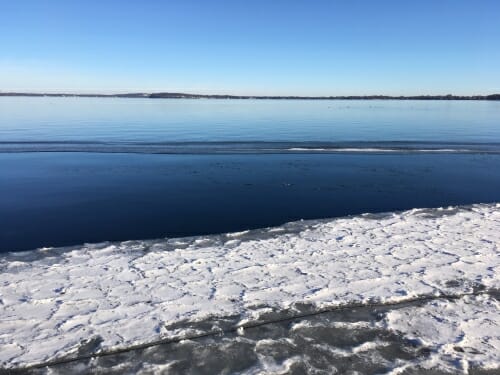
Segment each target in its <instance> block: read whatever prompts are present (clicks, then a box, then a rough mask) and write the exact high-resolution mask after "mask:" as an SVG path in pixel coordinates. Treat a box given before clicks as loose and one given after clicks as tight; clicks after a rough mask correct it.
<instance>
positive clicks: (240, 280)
mask: <svg viewBox="0 0 500 375" xmlns="http://www.w3.org/2000/svg"><path fill="white" fill-rule="evenodd" d="M297 228H298V229H297V230H295V231H286V230H283V231H280V230H277V228H271V229H269V230H264V231H260V232H258V233H259V235H255V234H253V233H252V231H250V232H248V233H244V232H243V233H239V234H238V235H234V234H233V235H231V234H227V235H222V236H217V237H199V238H195V239H189V240H186V239H170V240H166V239H163V240H153V241H151V240H150V241H127V242H121V243H105V244H88V245H82V246H78V247H72V248H67V249H64V250H65V251H63V252H62V251H61V252H51V251H50V250H47V249H45V250H44V249H42V250H38V252H37V257H35V258H33V254H34V253H24V254H17V255H16V254H10V255H8V256H4V257H3V258H2V259H1V260H0V267H1V273H0V363H1V365H2V366H3V367H16V366H25V365H29V364H34V363H40V362H43V361H47V360H50V359H54V358H57V357H61V356H64V355H68V354H69V353H73V352H75V351H77V350H79V348H81V347H82V345H83V344H85V343H89V342H90V343H92V342H96V343H98V344H96V346H97V348H96V350H107V349H110V348H117V347H127V346H130V345H133V344H138V343H145V342H150V341H153V340H157V339H159V338H165V337H182V335H184V334H185V333H186V331H183V330H182V329H175V328H172V327H173V326H172V325H173V324H175V323H178V322H182V321H184V322H185V321H201V320H204V319H206V318H208V317H214V316H215V317H223V316H229V315H231V316H234V315H241V319H242V321H252V320H255V319H258V317H259V314H260V312H263V311H266V308H268V307H269V306H272V307H275V308H291V307H293V305H294V304H296V303H301V304H303V303H308V304H314V305H316V306H317V307H318V308H324V307H330V306H341V305H347V304H351V303H366V304H368V303H373V302H378V303H387V302H398V301H405V300H411V299H413V298H415V297H420V296H437V295H462V294H464V293H470V292H473V291H476V290H481V289H482V290H490V289H498V288H500V277H499V270H500V268H499V267H500V256H499V255H500V254H499V244H500V204H490V205H475V206H472V207H463V208H458V209H457V208H446V209H435V210H419V209H415V210H411V211H406V212H403V213H393V214H389V215H384V216H372V215H361V216H357V217H349V218H341V219H335V220H330V221H321V222H317V223H304V224H303V225H302V224H300V223H298V224H297ZM45 253H46V255H45V256H44V255H43V254H45ZM485 298H486V297H485ZM443 303H444V302H443ZM464 303H466V302H464ZM481 303H483V302H481ZM481 303H479V304H474V303H472V302H471V303H470V304H469V305H470V306H469V305H467V306H468V307H467V306H466V307H464V308H463V309H462V310H461V311H460V312H458V313H456V314H451V315H450V314H449V316H448V318H447V319H449V322H450V323H449V324H450V325H453V324H458V326H460V329H459V330H458V331H453V329H454V328H453V327H452V328H450V329H451V331H450V329H448V328H444V327H445V325H440V324H441V322H437V323H436V322H432V319H429V320H428V321H429V322H431V323H430V324H435V331H432V332H430V331H429V332H428V331H426V327H427V326H426V325H425V324H423V323H422V322H424V321H423V320H418V319H417V320H415V321H412V320H411V319H407V318H404V315H401V314H404V313H403V312H401V311H399V312H395V313H394V314H391V315H389V316H388V320H387V327H388V328H389V329H393V330H396V331H401V332H403V334H408V332H409V335H410V336H411V335H414V336H415V337H419V339H420V340H424V341H425V343H427V344H429V345H430V346H433V347H436V348H437V349H436V350H437V351H438V353H448V351H447V350H448V349H446V348H448V346H446V345H452V344H450V342H454V343H456V342H457V339H456V338H457V337H459V338H460V337H466V340H467V341H468V342H469V341H470V342H472V343H474V344H473V346H474V348H475V349H476V350H477V347H478V345H479V346H480V345H482V344H481V343H482V340H483V338H484V335H485V334H486V333H489V334H490V336H488V337H491V339H488V341H487V343H486V344H484V343H483V344H484V345H489V346H488V348H490V349H491V348H494V349H497V352H499V350H498V349H500V348H499V346H498V345H499V341H498V337H499V336H500V334H499V332H498V331H499V325H500V322H499V320H500V317H499V314H498V306H497V305H495V304H494V303H493V302H491V301H490V302H488V303H487V304H486V305H485V306H486V307H484V306H483V305H482V304H481ZM476 305H477V306H479V307H477V309H479V310H481V309H482V310H481V311H486V312H487V316H488V318H487V319H486V320H484V319H483V320H479V321H477V322H473V321H472V322H471V323H470V324H471V325H470V326H467V325H466V323H463V324H462V323H460V322H464V321H467V322H468V320H467V319H469V318H470V319H472V318H473V315H475V314H479V313H478V312H477V311H476V310H477V309H476V308H475V307H474V306H476ZM429 306H430V307H429V308H426V307H422V309H424V310H423V311H422V312H421V313H419V316H421V317H423V316H426V314H431V315H432V314H434V315H439V314H440V312H439V311H437V310H436V309H440V308H445V307H446V306H445V305H443V306H444V307H443V306H441V307H440V305H429ZM464 306H465V305H464ZM481 306H483V307H484V308H483V307H481ZM433 309H434V310H436V311H434V310H433ZM495 309H496V310H495ZM495 312H496V313H495ZM398 314H400V315H398ZM485 314H486V313H485ZM429 316H430V315H429ZM425 321H427V320H425ZM486 321H487V322H488V324H489V325H488V327H486V328H485V326H484V324H486V323H484V322H486ZM481 322H482V323H481ZM483 323H484V324H483ZM404 324H408V326H407V327H405V326H404ZM467 324H469V323H467ZM474 327H481V329H476V328H474ZM429 329H434V328H429ZM440 329H443V330H444V331H443V332H445V334H442V333H436V332H438V331H439V330H440ZM412 332H416V333H415V334H413V333H412ZM439 332H440V331H439ZM460 332H465V333H464V335H461V334H460ZM439 340H442V341H445V343H439V342H438V341H439ZM453 345H455V344H453ZM466 348H467V345H465V346H464V351H463V353H462V352H459V353H460V354H457V355H458V357H457V358H459V361H460V363H461V364H460V366H461V367H462V368H465V367H467V366H469V365H470V363H472V364H474V363H479V364H481V366H486V367H491V366H494V365H495V363H496V366H498V358H494V357H493V358H491V356H490V357H488V356H486V357H484V358H483V357H478V356H477V355H476V354H474V353H472V354H471V353H470V352H469V351H467V350H466ZM455 352H456V351H453V353H455ZM457 353H458V352H457Z"/></svg>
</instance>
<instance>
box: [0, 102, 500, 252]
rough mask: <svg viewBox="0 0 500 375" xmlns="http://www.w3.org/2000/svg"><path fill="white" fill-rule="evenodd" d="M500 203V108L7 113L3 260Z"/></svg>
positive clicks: (2, 127)
mask: <svg viewBox="0 0 500 375" xmlns="http://www.w3.org/2000/svg"><path fill="white" fill-rule="evenodd" d="M42 151H43V152H42ZM494 201H500V102H492V101H483V102H480V101H474V102H469V101H378V100H372V101H305V100H304V101H303V100H300V101H298V100H280V101H278V100H207V99H203V100H181V99H174V100H168V99H109V98H19V97H16V98H15V97H2V98H0V223H1V224H0V251H15V250H26V249H33V248H37V247H42V246H63V245H75V244H81V243H84V242H98V241H106V240H127V239H143V238H158V237H165V236H168V237H178V236H188V235H198V234H209V233H220V232H227V231H239V230H244V229H251V228H259V227H265V226H272V225H279V224H282V223H284V222H288V221H292V220H300V219H316V218H328V217H335V216H344V215H351V214H358V213H363V212H383V211H393V210H402V209H409V208H413V207H436V206H447V205H458V204H470V203H480V202H483V203H486V202H494Z"/></svg>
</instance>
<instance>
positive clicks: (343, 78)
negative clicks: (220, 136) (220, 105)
mask: <svg viewBox="0 0 500 375" xmlns="http://www.w3.org/2000/svg"><path fill="white" fill-rule="evenodd" d="M0 91H3V92H6V91H34V92H82V93H91V92H96V93H113V92H158V91H170V92H189V93H205V94H208V93H214V94H221V93H227V94H246V95H371V94H387V95H415V94H449V93H452V94H456V95H470V94H491V93H500V1H498V0H469V1H462V0H439V1H437V0H419V1H402V0H397V1H389V0H378V1H371V0H366V1H361V0H338V1H335V0H330V1H321V0H316V1H315V0H303V1H293V0H288V1H282V0H272V1H271V0H266V1H261V0H253V1H248V0H247V1H243V0H232V1H227V0H226V1H218V0H210V1H207V0H198V1H193V0H182V1H181V0H176V1H162V0H141V1H139V0H128V1H126V0H99V1H98V0H79V1H78V0H1V1H0Z"/></svg>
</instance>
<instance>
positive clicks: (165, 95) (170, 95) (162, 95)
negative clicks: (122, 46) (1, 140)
mask: <svg viewBox="0 0 500 375" xmlns="http://www.w3.org/2000/svg"><path fill="white" fill-rule="evenodd" d="M0 96H34V97H81V98H149V99H276V100H279V99H292V100H301V99H302V100H304V99H306V100H346V99H349V100H376V99H378V100H500V94H491V95H469V96H463V95H451V94H448V95H412V96H391V95H340V96H294V95H292V96H281V95H280V96H278V95H275V96H273V95H210V94H187V93H179V92H157V93H126V94H69V93H30V92H0Z"/></svg>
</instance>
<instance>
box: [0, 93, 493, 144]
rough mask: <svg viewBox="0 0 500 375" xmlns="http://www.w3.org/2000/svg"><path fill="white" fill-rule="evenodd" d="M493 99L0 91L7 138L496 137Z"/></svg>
mask: <svg viewBox="0 0 500 375" xmlns="http://www.w3.org/2000/svg"><path fill="white" fill-rule="evenodd" d="M499 124H500V102H495V101H396V100H394V101H382V100H368V101H359V100H358V101H349V100H337V101H322V100H321V101H320V100H316V101H315V100H300V101H297V100H210V99H199V100H193V99H186V100H184V99H161V100H159V99H119V98H47V97H46V98H26V97H23V98H20V97H2V98H0V141H1V142H2V143H8V142H32V143H38V142H67V143H78V142H87V143H95V142H125V143H172V142H181V141H183V142H252V141H260V142H273V141H274V142H293V143H297V142H299V143H300V142H312V143H315V142H319V143H334V144H335V143H357V142H372V143H373V142H395V141H397V142H410V143H411V142H417V143H425V142H431V143H462V144H463V143H500V125H499Z"/></svg>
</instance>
